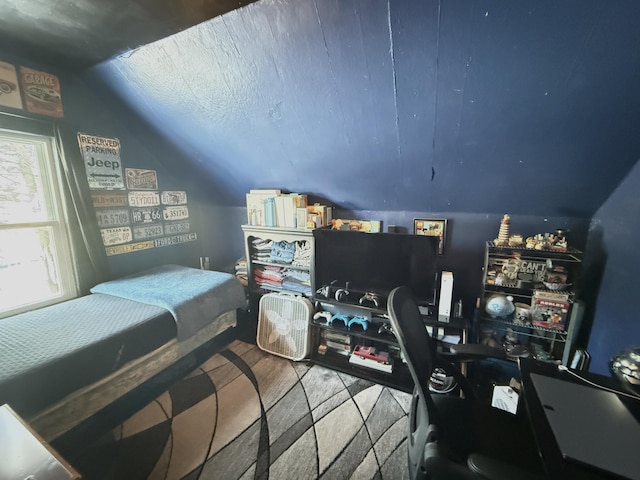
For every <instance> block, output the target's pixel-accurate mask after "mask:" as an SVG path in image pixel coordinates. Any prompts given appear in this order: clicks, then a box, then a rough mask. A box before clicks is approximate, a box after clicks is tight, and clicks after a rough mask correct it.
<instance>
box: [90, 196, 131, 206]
mask: <svg viewBox="0 0 640 480" xmlns="http://www.w3.org/2000/svg"><path fill="white" fill-rule="evenodd" d="M91 199H92V200H93V206H94V207H97V208H100V207H126V206H127V205H129V202H128V201H127V195H126V194H125V193H115V192H104V193H91Z"/></svg>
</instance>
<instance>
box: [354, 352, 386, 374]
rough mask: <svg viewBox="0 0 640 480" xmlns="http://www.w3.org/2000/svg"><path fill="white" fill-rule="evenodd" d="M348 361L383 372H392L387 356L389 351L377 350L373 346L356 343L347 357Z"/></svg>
mask: <svg viewBox="0 0 640 480" xmlns="http://www.w3.org/2000/svg"><path fill="white" fill-rule="evenodd" d="M349 363H350V364H352V365H358V366H360V367H366V368H370V369H372V370H378V371H379V372H384V373H392V371H393V363H392V361H391V359H390V358H389V353H388V352H382V351H380V352H379V351H377V350H376V348H375V347H365V346H362V345H356V347H355V348H354V349H353V353H352V354H351V356H350V357H349Z"/></svg>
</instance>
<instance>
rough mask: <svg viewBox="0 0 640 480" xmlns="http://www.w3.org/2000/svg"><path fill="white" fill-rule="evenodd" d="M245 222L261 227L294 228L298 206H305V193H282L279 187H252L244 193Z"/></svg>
mask: <svg viewBox="0 0 640 480" xmlns="http://www.w3.org/2000/svg"><path fill="white" fill-rule="evenodd" d="M246 199H247V223H248V224H249V225H256V226H263V227H280V228H296V227H297V226H298V222H297V212H296V209H297V208H299V207H302V208H305V210H306V206H307V195H306V194H301V193H282V191H281V190H279V189H275V188H273V189H252V190H250V191H249V193H247V194H246ZM305 222H306V220H305Z"/></svg>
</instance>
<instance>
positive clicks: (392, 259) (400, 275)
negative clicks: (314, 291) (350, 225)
mask: <svg viewBox="0 0 640 480" xmlns="http://www.w3.org/2000/svg"><path fill="white" fill-rule="evenodd" d="M313 235H314V240H315V284H316V286H317V287H318V289H319V290H322V289H323V288H325V287H327V288H326V289H325V290H326V293H327V294H329V295H330V293H329V292H331V291H333V292H335V291H336V290H338V289H344V290H347V288H345V287H346V286H347V282H348V285H349V286H348V290H347V291H348V292H351V293H352V295H348V296H347V295H341V298H340V299H339V301H341V302H345V303H354V304H359V301H360V300H361V299H363V300H362V303H361V305H362V304H366V305H367V306H371V307H373V308H376V307H375V303H376V302H378V307H377V308H382V309H384V308H386V297H387V295H388V294H389V292H391V290H393V289H394V288H395V287H397V286H400V285H404V286H407V287H409V288H410V289H411V291H412V292H413V294H414V296H415V297H416V299H417V300H418V301H419V303H422V304H425V305H426V304H428V303H432V302H433V298H434V295H433V292H434V287H435V285H436V273H437V271H438V254H437V252H438V239H437V238H436V237H428V236H424V235H407V234H394V233H365V232H358V231H349V230H331V229H316V230H314V232H313ZM354 292H358V294H357V295H353V293H354ZM318 293H320V292H318ZM334 295H335V293H334ZM352 297H353V298H352ZM373 298H375V299H376V302H373V300H372V299H373Z"/></svg>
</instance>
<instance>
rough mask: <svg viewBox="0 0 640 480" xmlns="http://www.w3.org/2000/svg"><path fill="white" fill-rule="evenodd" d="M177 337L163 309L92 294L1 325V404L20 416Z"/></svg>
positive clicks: (172, 324) (170, 318) (44, 405)
mask: <svg viewBox="0 0 640 480" xmlns="http://www.w3.org/2000/svg"><path fill="white" fill-rule="evenodd" d="M175 337H176V323H175V320H174V318H173V317H172V315H171V313H170V312H169V311H167V310H165V309H163V308H160V307H157V306H154V305H148V304H145V303H140V302H136V301H132V300H128V299H123V298H118V297H114V296H111V295H103V294H99V293H96V294H92V295H88V296H84V297H80V298H76V299H73V300H70V301H66V302H62V303H59V304H57V305H53V306H50V307H46V308H43V309H40V310H34V311H31V312H27V313H23V314H20V315H15V316H13V317H9V318H6V319H3V320H1V321H0V404H4V403H8V404H9V405H10V406H11V407H12V408H13V409H14V410H15V411H16V412H17V413H18V414H20V415H22V416H23V417H27V416H29V415H32V414H33V413H35V412H37V411H38V410H41V409H42V408H44V407H46V406H48V405H50V404H52V403H54V402H56V401H58V400H60V399H61V398H63V397H64V396H65V395H67V394H69V393H70V392H72V391H74V390H76V389H78V388H80V387H82V386H84V385H87V384H90V383H92V382H95V381H96V380H98V379H100V378H102V377H104V376H106V375H109V374H110V373H112V372H114V371H116V370H118V369H119V368H120V367H122V366H123V365H124V364H125V363H127V362H129V361H131V360H133V359H135V358H138V357H140V356H143V355H146V354H147V353H148V352H150V351H152V350H154V349H156V348H158V347H159V346H161V345H163V344H165V343H167V342H168V341H170V340H172V339H173V338H175Z"/></svg>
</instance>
